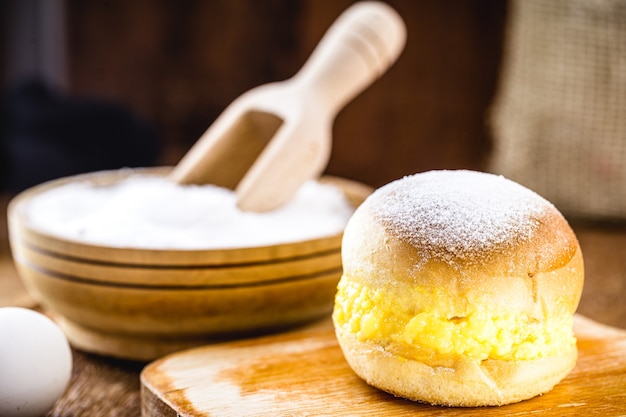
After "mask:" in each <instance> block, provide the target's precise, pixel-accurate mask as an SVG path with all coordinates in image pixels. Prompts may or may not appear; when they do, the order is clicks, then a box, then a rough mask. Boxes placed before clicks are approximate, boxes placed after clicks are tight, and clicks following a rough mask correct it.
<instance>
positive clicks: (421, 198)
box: [333, 171, 584, 407]
mask: <svg viewBox="0 0 626 417" xmlns="http://www.w3.org/2000/svg"><path fill="white" fill-rule="evenodd" d="M342 258H343V269H344V272H343V276H342V278H341V280H340V283H339V286H338V291H337V295H336V300H335V308H334V311H333V322H334V325H335V330H336V334H337V339H338V341H339V344H340V346H341V348H342V350H343V353H344V356H345V357H346V360H347V361H348V363H349V365H350V366H351V367H352V369H353V370H354V371H355V372H356V374H357V375H359V376H360V377H361V378H363V379H364V380H365V381H366V382H367V383H368V384H370V385H373V386H375V387H378V388H380V389H382V390H384V391H387V392H389V393H391V394H394V395H396V396H400V397H404V398H407V399H410V400H415V401H420V402H426V403H430V404H437V405H447V406H464V407H470V406H472V407H473V406H490V405H503V404H509V403H513V402H518V401H521V400H524V399H527V398H531V397H534V396H536V395H539V394H542V393H545V392H547V391H549V390H551V389H552V388H553V387H554V385H556V384H557V383H558V382H559V381H561V380H562V379H563V378H564V377H565V376H566V375H567V374H568V373H569V372H570V371H571V370H572V368H573V367H574V365H575V363H576V358H577V348H576V338H575V336H574V332H573V316H574V312H575V310H576V308H577V306H578V302H579V300H580V296H581V293H582V287H583V279H584V278H583V277H584V271H583V258H582V254H581V250H580V247H579V244H578V241H577V239H576V236H575V235H574V233H573V231H572V229H571V228H570V226H569V224H568V223H567V221H566V220H565V219H564V218H563V216H562V215H561V214H560V213H559V211H558V210H557V209H556V208H555V207H554V206H553V205H552V204H550V203H549V202H548V201H546V200H545V199H543V198H542V197H540V196H539V195H537V194H535V193H534V192H532V191H530V190H529V189H527V188H525V187H523V186H521V185H519V184H517V183H515V182H513V181H510V180H507V179H505V178H503V177H500V176H496V175H492V174H486V173H479V172H473V171H431V172H426V173H421V174H416V175H413V176H409V177H405V178H402V179H400V180H397V181H394V182H392V183H389V184H387V185H385V186H383V187H382V188H379V189H378V190H376V191H375V192H374V193H373V194H372V195H370V197H368V198H367V199H366V200H365V202H364V203H363V204H362V205H361V206H360V207H359V208H358V209H357V211H356V212H355V213H354V215H353V217H352V218H351V219H350V221H349V222H348V225H347V227H346V229H345V232H344V238H343V244H342Z"/></svg>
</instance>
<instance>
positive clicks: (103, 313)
mask: <svg viewBox="0 0 626 417" xmlns="http://www.w3.org/2000/svg"><path fill="white" fill-rule="evenodd" d="M137 171H138V170H119V171H102V172H95V173H91V174H85V175H78V176H74V177H68V178H63V179H59V180H55V181H51V182H48V183H44V184H42V185H39V186H36V187H33V188H31V189H28V190H26V191H24V192H22V193H20V194H19V195H17V196H16V197H15V198H14V199H13V200H12V201H11V202H10V204H9V208H8V222H9V236H10V242H11V250H12V253H13V258H14V261H15V264H16V267H17V270H18V273H19V274H20V277H21V278H22V280H23V281H24V284H25V285H26V287H27V288H28V290H29V291H30V292H31V294H32V295H33V296H34V297H36V298H37V299H38V300H39V301H40V302H41V303H42V305H43V306H44V307H45V308H47V309H49V310H50V311H51V312H52V313H54V314H55V317H56V318H57V319H58V321H59V324H60V325H61V327H62V328H63V329H64V331H65V332H66V334H67V337H68V339H69V340H70V342H71V343H72V344H73V345H74V346H75V347H77V348H80V349H83V350H86V351H90V352H95V353H99V354H104V355H110V356H117V357H122V358H127V359H137V360H151V359H154V358H156V357H159V356H162V355H164V354H167V353H171V352H173V351H176V350H179V349H183V348H188V347H192V346H196V345H199V344H204V343H208V342H212V341H216V340H222V339H224V338H232V337H240V336H244V335H248V334H251V333H259V332H267V331H272V330H277V329H283V328H286V327H289V326H294V325H298V324H301V323H305V322H308V321H311V320H315V319H317V318H320V317H322V316H324V315H326V314H329V313H330V311H331V309H332V305H333V298H334V294H335V289H336V284H337V281H338V279H339V277H340V275H341V253H340V250H341V234H337V235H334V236H328V237H323V238H319V239H311V240H306V241H301V242H292V243H285V244H278V245H270V246H263V247H252V248H234V249H211V250H183V249H181V250H170V249H167V250H165V249H163V250H160V249H140V248H123V247H108V246H100V245H94V244H89V243H85V242H80V241H75V240H71V239H65V238H61V237H58V236H55V235H51V234H48V233H45V232H43V231H41V230H38V229H37V228H36V227H35V225H34V224H33V222H31V221H30V219H29V218H28V215H27V213H26V212H27V210H26V207H27V205H28V203H29V201H30V200H32V199H33V198H35V197H36V196H38V195H39V194H41V193H42V192H44V191H48V190H50V189H53V188H55V187H59V186H61V185H64V184H67V183H68V182H74V181H90V182H92V183H93V184H112V183H115V182H116V181H119V180H120V179H122V178H125V177H127V176H129V175H133V174H135V173H137ZM139 171H140V172H141V173H142V174H150V175H164V174H165V173H166V172H167V171H168V170H167V168H160V169H142V170H139ZM321 181H325V182H331V183H334V184H336V185H337V186H339V187H340V188H341V189H342V190H343V191H344V193H345V194H346V196H347V197H348V199H349V200H350V201H351V202H352V203H353V204H354V205H355V206H357V205H358V204H360V202H362V201H363V199H365V197H366V196H367V195H368V194H369V193H370V192H371V189H370V188H369V187H366V186H364V185H362V184H359V183H355V182H353V181H349V180H345V179H340V178H334V177H326V178H323V179H322V180H321Z"/></svg>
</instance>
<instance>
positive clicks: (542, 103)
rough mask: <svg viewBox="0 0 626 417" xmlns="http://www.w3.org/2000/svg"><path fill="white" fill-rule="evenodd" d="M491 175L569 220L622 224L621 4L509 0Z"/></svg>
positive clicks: (619, 0)
mask: <svg viewBox="0 0 626 417" xmlns="http://www.w3.org/2000/svg"><path fill="white" fill-rule="evenodd" d="M508 19H509V20H508V22H507V25H508V28H507V30H508V32H507V38H506V40H505V50H504V57H503V67H502V72H501V80H500V85H499V89H498V92H497V95H496V98H495V101H494V104H493V108H492V113H491V120H490V121H491V128H492V134H493V139H494V153H493V155H492V159H491V166H490V171H492V172H495V173H499V174H503V175H505V176H506V177H508V178H511V179H513V180H516V181H518V182H520V183H521V184H524V185H525V186H527V187H529V188H531V189H533V190H535V191H536V192H538V193H539V194H541V195H543V196H544V197H545V198H547V199H548V200H550V201H552V202H553V203H554V204H555V205H556V206H557V207H558V208H559V209H560V210H561V211H562V212H563V213H564V214H565V215H566V216H567V217H568V218H570V219H573V218H577V219H591V220H626V1H625V0H512V1H510V14H509V17H508Z"/></svg>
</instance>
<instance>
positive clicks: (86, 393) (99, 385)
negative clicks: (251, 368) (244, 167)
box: [0, 196, 626, 417]
mask: <svg viewBox="0 0 626 417" xmlns="http://www.w3.org/2000/svg"><path fill="white" fill-rule="evenodd" d="M7 202H8V197H6V196H2V197H1V201H0V214H1V215H2V217H3V219H4V220H3V221H2V223H1V225H0V306H9V305H12V306H23V307H29V308H34V309H39V308H40V306H38V305H37V304H36V302H35V301H34V300H33V299H32V298H31V297H30V296H29V295H28V294H27V292H26V291H25V289H24V287H23V286H22V284H21V281H20V279H19V277H18V276H17V273H16V271H15V268H14V266H13V262H12V259H11V253H10V250H9V241H8V235H7V225H6V205H7ZM573 226H574V230H575V231H576V234H577V236H578V239H579V241H580V244H581V246H582V249H583V255H584V258H585V270H586V278H585V289H584V292H583V296H582V300H581V303H580V307H579V309H578V312H579V313H580V314H582V315H584V316H586V317H589V318H591V319H594V320H596V321H599V322H601V323H605V324H609V325H612V326H615V327H620V328H626V224H625V225H602V226H600V225H576V224H575V225H573ZM144 366H145V364H144V363H137V362H127V361H121V360H115V359H110V358H105V357H99V356H95V355H91V354H86V353H84V352H80V351H74V371H73V375H72V379H71V381H70V385H69V387H68V389H67V391H66V393H65V395H64V396H63V397H62V398H61V399H60V400H59V402H58V403H57V404H56V407H55V408H54V409H53V410H52V411H51V412H50V413H49V414H48V416H49V417H50V416H56V417H78V416H89V417H101V416H116V417H131V416H132V417H137V416H139V415H140V410H141V403H140V395H139V385H140V384H139V373H140V372H141V370H142V369H143V367H144Z"/></svg>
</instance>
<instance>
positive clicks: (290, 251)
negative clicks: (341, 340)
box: [7, 167, 371, 266]
mask: <svg viewBox="0 0 626 417" xmlns="http://www.w3.org/2000/svg"><path fill="white" fill-rule="evenodd" d="M170 170H171V167H148V168H122V169H117V170H104V171H95V172H89V173H85V174H78V175H73V176H68V177H62V178H58V179H54V180H50V181H46V182H44V183H41V184H38V185H35V186H33V187H31V188H28V189H26V190H24V191H22V192H20V193H18V194H17V195H16V196H14V197H13V198H12V199H11V201H10V202H9V205H8V208H7V218H8V228H9V236H10V239H11V241H13V242H14V243H16V242H19V243H20V244H25V245H29V246H31V247H34V248H38V250H42V251H46V252H48V253H53V254H59V255H64V256H71V257H74V258H77V259H85V260H90V261H102V262H117V263H122V264H133V265H145V264H146V262H149V263H150V264H153V265H170V266H175V265H198V264H201V265H230V264H233V265H234V264H242V263H254V262H263V261H269V260H271V261H274V260H281V259H289V258H293V257H298V256H310V255H314V254H316V253H320V252H326V251H329V250H333V249H339V248H340V246H341V239H342V236H343V232H341V233H338V234H334V235H331V236H326V237H319V238H314V239H309V240H303V241H296V242H287V243H279V244H272V245H265V246H255V247H241V248H224V249H153V248H138V247H123V246H115V247H114V246H106V245H101V244H95V243H89V242H83V241H80V240H75V239H70V238H64V237H60V236H57V235H54V234H51V233H47V232H43V231H40V230H37V229H36V228H35V227H33V225H32V223H31V222H30V221H29V219H28V217H27V216H26V214H25V207H26V205H27V204H28V202H29V200H31V199H32V198H34V197H35V196H36V195H38V194H40V193H42V192H44V191H48V190H50V189H53V188H55V187H58V186H61V185H64V184H67V183H69V182H74V181H87V182H91V183H94V184H102V185H107V184H113V183H115V182H116V181H120V180H122V179H124V178H126V177H128V176H131V175H135V174H142V175H157V176H163V175H165V174H167V173H168V172H169V171H170ZM320 181H321V182H326V183H334V184H336V185H337V186H338V187H339V188H341V189H342V190H343V191H344V193H345V194H346V197H347V198H348V200H349V201H350V202H351V203H353V205H354V206H355V208H356V207H357V206H358V204H359V203H360V202H361V201H362V200H363V199H365V198H366V197H367V195H368V194H369V193H371V188H370V187H368V186H367V185H364V184H361V183H358V182H356V181H352V180H348V179H344V178H339V177H333V176H324V177H322V178H320Z"/></svg>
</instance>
